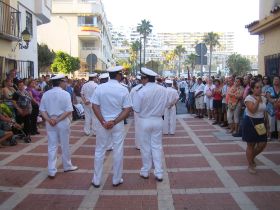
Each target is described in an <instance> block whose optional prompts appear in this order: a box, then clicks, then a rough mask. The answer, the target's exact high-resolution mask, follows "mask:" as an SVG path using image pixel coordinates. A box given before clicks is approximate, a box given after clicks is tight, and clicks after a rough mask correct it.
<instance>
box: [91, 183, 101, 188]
mask: <svg viewBox="0 0 280 210" xmlns="http://www.w3.org/2000/svg"><path fill="white" fill-rule="evenodd" d="M91 185H92V186H94V187H95V188H99V187H100V184H94V183H93V182H92V183H91Z"/></svg>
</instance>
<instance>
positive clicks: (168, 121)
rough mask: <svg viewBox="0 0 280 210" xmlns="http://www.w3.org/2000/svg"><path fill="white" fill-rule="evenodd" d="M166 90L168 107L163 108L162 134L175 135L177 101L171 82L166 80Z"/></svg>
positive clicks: (176, 94)
mask: <svg viewBox="0 0 280 210" xmlns="http://www.w3.org/2000/svg"><path fill="white" fill-rule="evenodd" d="M165 83H166V86H167V88H166V90H167V95H168V102H169V104H170V105H169V107H167V108H165V112H164V121H163V134H171V135H174V134H175V130H176V103H177V102H178V100H179V94H178V92H177V90H175V89H174V88H173V87H172V84H173V82H172V80H166V81H165Z"/></svg>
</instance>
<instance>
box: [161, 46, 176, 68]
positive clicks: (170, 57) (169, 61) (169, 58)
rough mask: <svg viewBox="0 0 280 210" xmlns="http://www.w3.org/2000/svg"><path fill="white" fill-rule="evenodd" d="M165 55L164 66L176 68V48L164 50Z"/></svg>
mask: <svg viewBox="0 0 280 210" xmlns="http://www.w3.org/2000/svg"><path fill="white" fill-rule="evenodd" d="M162 54H163V57H164V61H163V64H164V68H165V69H167V70H171V69H172V70H174V61H175V58H176V54H175V52H174V50H172V51H164V52H163V53H162Z"/></svg>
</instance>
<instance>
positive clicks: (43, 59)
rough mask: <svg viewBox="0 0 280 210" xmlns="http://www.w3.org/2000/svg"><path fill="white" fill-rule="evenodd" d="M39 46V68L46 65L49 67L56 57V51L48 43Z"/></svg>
mask: <svg viewBox="0 0 280 210" xmlns="http://www.w3.org/2000/svg"><path fill="white" fill-rule="evenodd" d="M37 47H38V68H39V69H42V68H44V67H49V66H50V65H51V64H52V62H53V60H54V58H55V52H54V51H53V50H50V49H49V47H48V45H46V44H37Z"/></svg>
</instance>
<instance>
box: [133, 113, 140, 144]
mask: <svg viewBox="0 0 280 210" xmlns="http://www.w3.org/2000/svg"><path fill="white" fill-rule="evenodd" d="M138 119H139V116H138V114H137V113H136V112H134V128H135V147H136V148H137V149H140V135H141V131H140V127H139V122H138V121H139V120H138Z"/></svg>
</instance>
